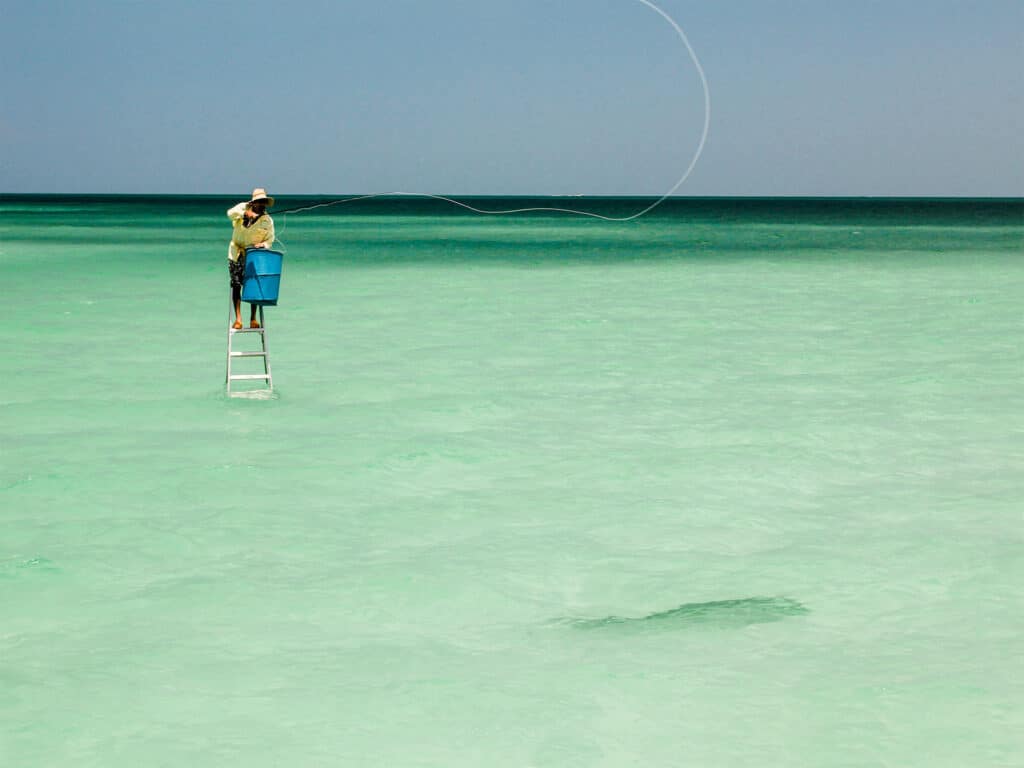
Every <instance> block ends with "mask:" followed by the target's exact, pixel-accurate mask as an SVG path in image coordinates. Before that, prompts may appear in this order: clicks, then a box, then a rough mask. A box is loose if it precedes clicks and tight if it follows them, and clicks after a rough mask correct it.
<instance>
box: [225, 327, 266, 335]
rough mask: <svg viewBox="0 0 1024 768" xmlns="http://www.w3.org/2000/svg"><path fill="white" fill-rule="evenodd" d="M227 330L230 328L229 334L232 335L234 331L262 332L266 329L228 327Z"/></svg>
mask: <svg viewBox="0 0 1024 768" xmlns="http://www.w3.org/2000/svg"><path fill="white" fill-rule="evenodd" d="M228 330H230V331H231V334H232V335H234V334H236V333H263V332H264V331H265V330H267V329H266V328H229V329H228Z"/></svg>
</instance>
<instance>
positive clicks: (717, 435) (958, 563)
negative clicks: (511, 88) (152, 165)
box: [0, 196, 1024, 766]
mask: <svg viewBox="0 0 1024 768" xmlns="http://www.w3.org/2000/svg"><path fill="white" fill-rule="evenodd" d="M232 202H234V201H233V200H228V199H220V198H178V199H161V198H42V197H38V198H15V197H10V196H8V197H0V268H2V269H3V270H4V280H3V286H4V293H5V297H4V298H5V301H4V304H3V323H2V324H0V352H2V354H0V509H2V513H0V514H2V518H0V520H2V525H3V527H2V530H3V536H2V537H0V616H2V617H3V622H2V624H0V762H2V763H3V764H5V765H76V766H119V765H126V766H127V765H139V764H158V765H209V766H226V765H239V766H241V765H244V766H263V765H267V766H271V765H388V766H482V765H487V766H625V765H645V766H675V765H696V766H744V765H777V766H862V765H889V766H946V765H948V766H966V765H971V766H1002V765H1006V766H1009V765H1016V764H1020V762H1021V761H1022V760H1024V739H1022V737H1021V735H1020V734H1021V733H1024V712H1022V704H1021V702H1022V701H1024V674H1022V673H1024V652H1022V651H1021V644H1020V637H1021V633H1022V632H1024V618H1022V616H1024V613H1022V609H1024V604H1022V600H1021V598H1020V594H1019V590H1020V585H1021V583H1022V582H1024V558H1022V538H1024V537H1022V530H1024V529H1022V509H1024V504H1022V502H1021V499H1022V498H1024V395H1022V391H1024V388H1022V376H1024V366H1022V362H1024V352H1022V343H1021V339H1022V332H1024V318H1022V312H1021V296H1024V258H1022V249H1021V245H1022V242H1024V241H1022V238H1024V219H1022V212H1024V209H1022V206H1021V203H1020V202H1019V201H974V202H971V201H843V200H831V201H829V200H826V201H821V200H819V201H798V200H760V201H757V200H747V201H735V200H733V201H729V200H692V201H687V200H680V201H674V202H672V203H670V204H667V205H666V206H664V207H663V208H661V209H658V211H656V212H655V214H653V215H651V216H649V217H646V218H643V219H641V220H639V221H636V222H633V223H628V224H611V223H602V222H599V221H595V220H590V219H573V218H566V217H560V216H546V215H530V216H517V217H506V218H484V217H478V216H473V215H468V214H463V213H460V212H458V211H455V210H452V209H450V208H447V207H445V206H443V205H441V204H437V203H434V202H429V201H427V202H421V201H412V200H399V201H384V202H379V203H375V204H362V205H359V206H348V207H345V206H341V207H337V208H331V209H326V210H321V211H319V212H315V213H309V214H297V215H294V216H280V215H279V216H278V217H277V226H278V231H279V233H280V234H281V238H282V240H283V242H284V248H285V251H286V255H285V268H284V277H283V281H282V301H281V305H280V306H279V307H276V308H272V309H269V310H268V311H267V317H268V325H269V328H270V338H271V349H272V353H273V363H274V373H275V384H276V387H277V393H276V395H275V397H274V398H273V399H271V400H265V401H255V400H239V399H235V400H229V399H227V398H226V397H224V394H223V370H224V369H223V366H224V345H225V330H226V324H227V316H228V309H227V299H226V290H227V288H226V277H227V276H226V268H225V252H226V241H227V237H228V234H229V227H228V224H227V219H226V218H225V217H224V216H223V211H224V209H226V208H227V206H228V205H229V204H231V203H232ZM302 202H303V201H301V200H295V199H292V200H288V199H281V200H279V203H278V205H279V207H290V206H291V205H298V204H301V203H302ZM484 202H485V203H495V207H501V204H502V201H484ZM556 202H565V201H556ZM573 203H574V204H579V205H584V206H587V207H589V208H590V209H593V210H602V211H605V212H609V213H622V212H629V211H632V210H637V209H639V208H640V207H642V204H641V203H637V202H636V201H629V200H625V201H609V200H593V201H586V200H584V201H580V200H573Z"/></svg>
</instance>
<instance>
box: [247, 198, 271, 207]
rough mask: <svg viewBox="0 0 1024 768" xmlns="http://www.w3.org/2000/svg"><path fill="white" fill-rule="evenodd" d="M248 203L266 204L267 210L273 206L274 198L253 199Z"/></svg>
mask: <svg viewBox="0 0 1024 768" xmlns="http://www.w3.org/2000/svg"><path fill="white" fill-rule="evenodd" d="M249 202H250V203H266V204H267V207H268V208H269V207H270V206H272V205H273V204H274V198H272V197H254V198H253V199H252V200H250V201H249Z"/></svg>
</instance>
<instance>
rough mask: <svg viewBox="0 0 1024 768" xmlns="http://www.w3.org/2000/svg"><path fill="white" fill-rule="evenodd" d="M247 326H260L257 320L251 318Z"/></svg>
mask: <svg viewBox="0 0 1024 768" xmlns="http://www.w3.org/2000/svg"><path fill="white" fill-rule="evenodd" d="M249 327H250V328H259V327H260V323H259V320H253V321H252V322H251V323H249Z"/></svg>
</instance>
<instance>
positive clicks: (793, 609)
mask: <svg viewBox="0 0 1024 768" xmlns="http://www.w3.org/2000/svg"><path fill="white" fill-rule="evenodd" d="M805 613H809V611H808V610H807V608H805V607H804V606H803V605H802V604H801V603H798V602H797V601H796V600H792V599H790V598H788V597H746V598H743V599H741V600H713V601H711V602H709V603H684V604H683V605H680V606H679V607H678V608H672V609H671V610H668V611H659V612H658V613H651V614H648V615H647V616H640V617H638V618H629V617H623V616H605V617H604V618H603V619H568V620H567V621H566V622H565V623H568V624H569V625H571V626H573V627H576V628H577V629H602V628H605V627H615V626H622V625H627V626H632V627H635V628H637V629H639V628H641V627H643V628H651V629H653V628H655V627H661V628H664V629H669V628H673V627H683V626H690V625H703V626H711V627H746V626H749V625H750V624H766V623H768V622H772V621H782V620H783V619H784V618H786V617H787V616H802V615H803V614H805Z"/></svg>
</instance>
